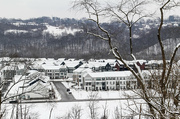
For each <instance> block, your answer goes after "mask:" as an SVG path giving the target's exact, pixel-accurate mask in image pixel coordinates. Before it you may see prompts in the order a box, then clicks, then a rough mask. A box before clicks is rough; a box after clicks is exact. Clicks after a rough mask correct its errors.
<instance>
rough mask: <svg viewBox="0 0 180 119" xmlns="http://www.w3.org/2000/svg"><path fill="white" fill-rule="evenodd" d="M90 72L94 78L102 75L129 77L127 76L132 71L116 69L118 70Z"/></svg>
mask: <svg viewBox="0 0 180 119" xmlns="http://www.w3.org/2000/svg"><path fill="white" fill-rule="evenodd" d="M88 74H89V76H91V77H93V78H100V77H127V76H131V74H132V73H131V72H130V71H116V72H94V73H88Z"/></svg>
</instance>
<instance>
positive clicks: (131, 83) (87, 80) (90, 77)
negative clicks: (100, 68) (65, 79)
mask: <svg viewBox="0 0 180 119" xmlns="http://www.w3.org/2000/svg"><path fill="white" fill-rule="evenodd" d="M82 79H83V85H82V88H83V89H85V90H119V89H135V88H137V81H136V79H135V78H134V76H133V75H132V73H131V72H130V71H116V72H109V71H108V72H92V73H86V74H84V75H83V77H82Z"/></svg>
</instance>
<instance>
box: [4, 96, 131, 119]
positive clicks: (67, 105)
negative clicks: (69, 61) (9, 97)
mask: <svg viewBox="0 0 180 119" xmlns="http://www.w3.org/2000/svg"><path fill="white" fill-rule="evenodd" d="M94 103H95V107H96V109H97V113H98V118H100V117H101V116H102V115H103V111H104V110H103V108H104V107H105V105H106V106H107V113H106V114H107V115H108V117H109V119H113V118H114V116H115V114H114V112H115V109H117V108H118V109H119V111H120V109H121V108H122V114H123V115H126V116H129V115H130V112H129V111H127V110H128V106H127V105H128V104H127V101H126V100H116V101H95V102H94ZM89 104H90V102H89V101H87V102H86V101H83V102H82V101H81V102H57V103H36V104H23V107H24V106H25V105H26V106H27V107H29V108H30V112H29V115H31V116H35V114H36V116H37V117H38V119H49V114H50V110H51V109H52V114H51V119H57V118H60V117H64V116H67V115H68V113H71V114H72V112H71V111H72V108H73V107H75V108H77V106H79V107H80V109H81V119H86V118H87V119H89V118H90V112H89V108H88V105H89ZM12 106H13V105H8V107H7V108H8V109H7V110H9V112H11V109H12ZM33 114H34V115H33ZM9 116H10V114H7V117H6V118H5V119H9V118H10V117H9Z"/></svg>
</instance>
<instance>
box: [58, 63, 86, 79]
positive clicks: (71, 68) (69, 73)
mask: <svg viewBox="0 0 180 119" xmlns="http://www.w3.org/2000/svg"><path fill="white" fill-rule="evenodd" d="M82 64H83V62H82V61H76V60H75V61H68V60H67V61H64V62H62V63H61V65H64V66H66V68H67V78H72V77H73V71H74V70H75V69H77V68H78V67H80V66H81V65H82Z"/></svg>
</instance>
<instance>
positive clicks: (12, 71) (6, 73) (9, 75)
mask: <svg viewBox="0 0 180 119" xmlns="http://www.w3.org/2000/svg"><path fill="white" fill-rule="evenodd" d="M16 70H17V67H16V66H12V65H9V66H4V67H3V68H2V69H1V81H5V82H11V81H12V79H13V77H14V76H15V75H16Z"/></svg>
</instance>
